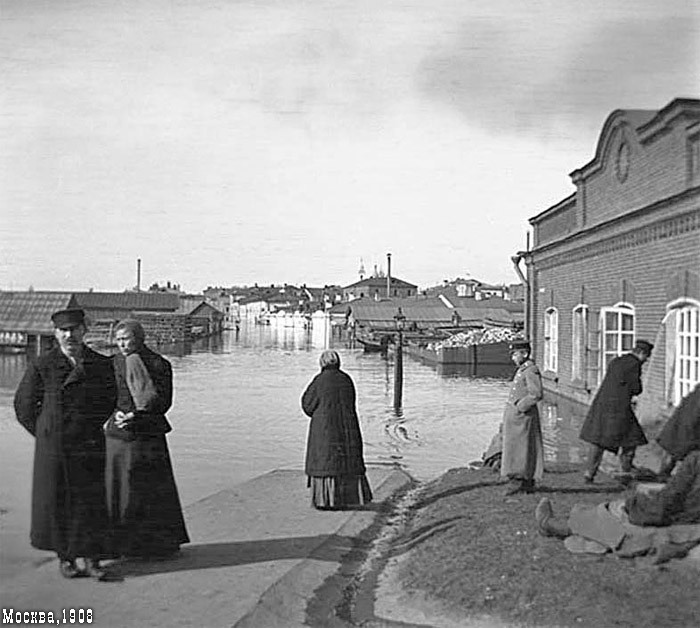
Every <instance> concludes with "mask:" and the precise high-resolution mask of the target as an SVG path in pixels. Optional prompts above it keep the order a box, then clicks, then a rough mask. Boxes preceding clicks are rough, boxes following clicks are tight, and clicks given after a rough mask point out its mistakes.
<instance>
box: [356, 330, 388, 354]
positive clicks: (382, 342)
mask: <svg viewBox="0 0 700 628" xmlns="http://www.w3.org/2000/svg"><path fill="white" fill-rule="evenodd" d="M356 340H357V342H359V343H360V344H361V345H362V348H363V349H364V352H365V353H387V351H388V350H389V345H390V344H391V343H393V342H394V340H393V338H392V337H391V336H390V335H389V334H383V335H382V336H380V337H379V338H377V337H369V336H368V337H365V338H356Z"/></svg>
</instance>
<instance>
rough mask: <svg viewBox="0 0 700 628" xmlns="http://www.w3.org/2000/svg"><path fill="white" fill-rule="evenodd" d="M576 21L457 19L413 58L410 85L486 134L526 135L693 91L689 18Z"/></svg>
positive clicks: (594, 121)
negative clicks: (446, 34)
mask: <svg viewBox="0 0 700 628" xmlns="http://www.w3.org/2000/svg"><path fill="white" fill-rule="evenodd" d="M561 17H562V16H559V18H561ZM589 17H590V16H589ZM582 22H583V23H582V24H581V25H579V26H577V27H576V28H574V27H573V26H572V25H571V24H566V23H563V22H561V19H551V20H549V21H545V23H543V24H540V23H539V22H537V24H536V25H533V24H531V25H530V26H529V27H528V28H523V27H522V24H520V25H518V24H516V23H515V22H513V21H511V22H508V21H503V20H495V19H485V20H484V19H482V20H470V21H468V22H465V23H463V24H462V25H461V27H460V30H459V31H458V33H457V34H456V35H455V36H454V37H453V38H452V39H451V40H449V41H447V42H445V44H444V45H443V46H442V47H441V48H440V49H438V50H436V51H435V52H432V53H431V54H429V55H427V56H426V57H425V58H424V59H423V60H422V62H421V63H420V65H419V68H418V71H417V74H416V81H417V85H418V88H419V90H420V92H421V93H422V94H423V95H424V96H426V97H427V98H429V99H432V100H434V101H437V102H440V103H442V104H443V105H444V106H447V107H450V108H452V109H454V110H456V111H458V112H459V113H460V114H461V115H462V116H463V117H464V118H465V119H467V120H468V121H469V122H470V123H472V124H476V125H479V126H481V127H484V128H486V129H488V130H489V131H490V132H492V133H507V134H515V135H527V136H531V135H533V134H547V133H551V132H554V130H555V129H556V128H557V127H558V126H560V125H561V123H562V122H563V123H564V124H566V125H576V126H579V125H583V126H586V127H589V126H590V125H595V126H596V127H599V126H600V125H601V124H602V122H603V120H604V119H605V117H606V116H607V115H608V114H609V113H610V112H611V111H612V110H613V109H617V108H656V107H660V106H663V105H664V104H666V103H667V102H669V101H670V100H672V99H673V98H675V97H678V96H692V95H693V94H692V93H690V91H691V90H692V89H693V86H697V85H698V61H697V59H699V58H700V50H699V49H698V23H697V21H695V20H693V19H687V18H684V17H682V16H667V17H660V18H658V19H654V20H651V19H641V18H639V17H638V18H634V19H629V18H625V19H622V18H621V17H617V18H616V19H614V20H610V19H609V20H608V21H602V20H601V21H598V22H596V21H594V20H590V19H589V20H587V21H586V20H582Z"/></svg>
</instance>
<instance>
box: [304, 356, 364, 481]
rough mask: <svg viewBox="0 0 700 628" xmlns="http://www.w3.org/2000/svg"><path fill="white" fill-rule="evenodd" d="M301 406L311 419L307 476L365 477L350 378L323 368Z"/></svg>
mask: <svg viewBox="0 0 700 628" xmlns="http://www.w3.org/2000/svg"><path fill="white" fill-rule="evenodd" d="M301 407H302V409H303V410H304V413H305V414H307V415H308V416H310V417H311V423H310V425H309V437H308V440H307V445H306V466H305V468H306V475H308V476H310V477H327V476H353V475H364V473H365V463H364V460H363V456H362V434H361V433H360V423H359V421H358V418H357V410H356V409H355V385H354V384H353V383H352V379H350V376H349V375H347V374H346V373H344V372H343V371H341V370H340V369H337V368H324V369H323V370H322V371H321V372H320V373H319V374H318V375H316V377H314V379H313V380H312V381H311V383H310V384H309V386H308V388H307V389H306V391H305V392H304V394H303V395H302V398H301Z"/></svg>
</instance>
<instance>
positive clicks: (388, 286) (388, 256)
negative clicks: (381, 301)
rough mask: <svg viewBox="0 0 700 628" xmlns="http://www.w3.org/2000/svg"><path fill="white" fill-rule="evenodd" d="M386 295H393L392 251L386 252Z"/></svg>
mask: <svg viewBox="0 0 700 628" xmlns="http://www.w3.org/2000/svg"><path fill="white" fill-rule="evenodd" d="M386 296H387V297H391V253H387V254H386Z"/></svg>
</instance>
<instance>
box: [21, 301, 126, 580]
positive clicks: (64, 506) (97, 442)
mask: <svg viewBox="0 0 700 628" xmlns="http://www.w3.org/2000/svg"><path fill="white" fill-rule="evenodd" d="M51 320H52V321H53V324H54V336H55V338H56V340H57V341H58V346H57V347H55V348H53V349H51V350H50V351H49V352H47V353H45V354H44V355H42V356H41V357H40V358H39V359H38V360H37V361H36V362H35V363H33V364H31V365H30V366H29V367H28V369H27V372H26V373H25V374H24V377H23V379H22V381H21V382H20V385H19V388H18V389H17V393H16V395H15V412H16V414H17V420H18V421H19V422H20V423H21V424H22V425H23V426H24V428H25V429H26V430H27V431H28V432H29V433H30V434H31V435H32V436H34V437H35V449H34V482H33V488H32V523H31V543H32V545H33V546H34V547H36V548H37V549H41V550H51V551H54V552H56V553H57V554H58V559H59V569H60V572H61V574H62V575H63V576H64V577H66V578H75V577H77V576H84V575H86V576H92V577H95V578H100V579H101V578H103V577H104V575H105V574H104V572H103V571H102V570H101V569H100V567H99V558H100V556H101V555H103V554H104V553H105V550H106V548H105V544H106V541H107V529H108V527H107V522H108V518H107V505H106V499H105V491H104V465H105V443H104V435H103V433H102V425H103V424H104V422H105V421H106V420H107V419H108V418H109V416H110V414H111V413H112V410H113V409H114V405H115V400H116V385H115V381H114V372H113V370H112V362H111V359H110V358H108V357H105V356H103V355H100V354H99V353H95V352H94V351H92V350H91V349H90V348H88V347H87V346H86V345H85V344H83V337H84V335H85V332H86V327H85V313H84V312H83V311H82V310H79V309H71V310H61V311H59V312H56V313H54V314H53V315H52V317H51ZM76 558H82V559H84V565H82V566H81V565H79V564H78V563H76Z"/></svg>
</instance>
